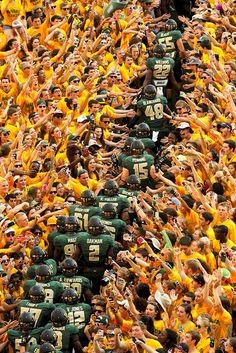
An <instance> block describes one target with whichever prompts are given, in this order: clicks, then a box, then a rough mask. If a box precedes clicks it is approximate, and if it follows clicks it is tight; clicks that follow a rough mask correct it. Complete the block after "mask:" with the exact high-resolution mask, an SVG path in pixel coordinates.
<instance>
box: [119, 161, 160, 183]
mask: <svg viewBox="0 0 236 353" xmlns="http://www.w3.org/2000/svg"><path fill="white" fill-rule="evenodd" d="M153 164H154V158H153V156H151V155H150V154H143V155H142V156H137V157H134V156H130V157H127V158H126V160H125V163H124V168H126V169H128V171H129V175H131V174H135V175H136V176H137V177H138V178H139V179H140V181H141V185H142V186H147V185H148V182H149V179H150V178H151V177H150V168H151V166H152V165H153Z"/></svg>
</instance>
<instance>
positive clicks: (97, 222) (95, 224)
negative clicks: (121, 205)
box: [88, 216, 104, 235]
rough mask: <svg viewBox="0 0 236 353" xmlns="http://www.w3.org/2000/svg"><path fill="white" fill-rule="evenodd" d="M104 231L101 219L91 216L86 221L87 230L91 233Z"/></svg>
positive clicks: (98, 233)
mask: <svg viewBox="0 0 236 353" xmlns="http://www.w3.org/2000/svg"><path fill="white" fill-rule="evenodd" d="M103 231H104V225H103V223H102V220H101V219H100V218H99V217H97V216H93V217H91V218H90V220H89V222H88V232H89V234H91V235H100V234H102V233H103Z"/></svg>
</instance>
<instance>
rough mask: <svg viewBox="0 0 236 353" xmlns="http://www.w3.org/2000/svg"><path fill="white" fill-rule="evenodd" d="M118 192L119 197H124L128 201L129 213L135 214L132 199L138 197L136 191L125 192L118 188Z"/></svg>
mask: <svg viewBox="0 0 236 353" xmlns="http://www.w3.org/2000/svg"><path fill="white" fill-rule="evenodd" d="M119 192H120V194H121V195H123V196H126V197H127V198H128V200H129V204H130V207H129V213H135V212H134V206H133V197H134V196H135V197H136V196H137V195H138V191H135V190H134V191H130V190H127V189H125V188H120V189H119Z"/></svg>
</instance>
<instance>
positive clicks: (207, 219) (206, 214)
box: [202, 212, 214, 224]
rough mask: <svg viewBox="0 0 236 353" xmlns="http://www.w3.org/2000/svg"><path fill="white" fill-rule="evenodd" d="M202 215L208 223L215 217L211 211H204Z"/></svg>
mask: <svg viewBox="0 0 236 353" xmlns="http://www.w3.org/2000/svg"><path fill="white" fill-rule="evenodd" d="M202 217H203V218H204V219H205V221H206V222H208V224H210V223H211V222H212V221H213V219H214V217H213V216H212V214H211V213H210V212H203V213H202Z"/></svg>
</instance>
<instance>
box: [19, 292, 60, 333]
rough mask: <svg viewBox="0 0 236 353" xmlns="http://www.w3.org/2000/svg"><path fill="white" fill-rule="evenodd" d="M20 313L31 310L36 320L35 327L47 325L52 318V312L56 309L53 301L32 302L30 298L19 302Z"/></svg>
mask: <svg viewBox="0 0 236 353" xmlns="http://www.w3.org/2000/svg"><path fill="white" fill-rule="evenodd" d="M18 305H19V309H20V314H22V313H24V312H30V313H31V314H32V315H33V317H34V320H35V328H36V327H43V326H45V325H46V324H47V323H48V321H49V320H50V315H51V312H52V311H53V310H54V309H55V305H54V304H52V303H45V302H43V303H37V304H34V303H31V302H30V301H29V300H26V299H24V300H21V301H20V302H19V304H18Z"/></svg>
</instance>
